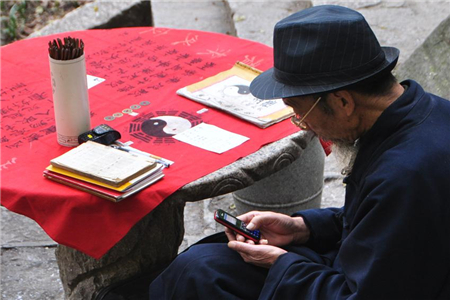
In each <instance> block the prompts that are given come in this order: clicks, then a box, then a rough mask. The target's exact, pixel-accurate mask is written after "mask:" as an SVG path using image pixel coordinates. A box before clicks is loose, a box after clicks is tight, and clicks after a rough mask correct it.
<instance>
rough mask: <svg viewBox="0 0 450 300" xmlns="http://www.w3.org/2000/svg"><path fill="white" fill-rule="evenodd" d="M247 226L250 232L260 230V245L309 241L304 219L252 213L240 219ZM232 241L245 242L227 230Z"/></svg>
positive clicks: (270, 213) (277, 214)
mask: <svg viewBox="0 0 450 300" xmlns="http://www.w3.org/2000/svg"><path fill="white" fill-rule="evenodd" d="M238 219H240V220H242V221H243V222H245V223H246V224H247V228H248V229H249V230H255V229H259V230H260V231H261V236H262V239H261V241H260V244H262V243H265V244H269V245H274V246H285V245H289V244H303V243H306V242H307V241H308V239H309V235H310V232H309V229H308V227H306V225H305V222H304V221H303V218H302V217H290V216H287V215H284V214H279V213H274V212H260V211H252V212H248V213H246V214H243V215H241V216H239V217H238ZM225 233H226V235H227V237H228V240H230V241H234V240H237V241H241V242H244V241H245V240H246V239H245V237H243V236H242V235H239V234H236V233H234V232H233V231H232V230H230V229H225Z"/></svg>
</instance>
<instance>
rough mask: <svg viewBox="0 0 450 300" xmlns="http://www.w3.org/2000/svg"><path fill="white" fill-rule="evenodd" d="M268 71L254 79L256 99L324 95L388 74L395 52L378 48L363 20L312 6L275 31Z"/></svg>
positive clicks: (332, 7) (352, 14)
mask: <svg viewBox="0 0 450 300" xmlns="http://www.w3.org/2000/svg"><path fill="white" fill-rule="evenodd" d="M273 44H274V67H273V68H271V69H269V70H267V71H265V72H263V73H262V74H261V75H259V76H258V77H256V78H255V79H254V80H253V81H252V83H251V85H250V91H251V93H252V94H253V95H254V96H255V97H257V98H260V99H275V98H287V97H294V96H304V95H310V94H316V93H323V92H329V91H332V90H336V89H340V88H343V87H346V86H349V85H351V84H354V83H357V82H359V81H362V80H364V79H366V78H369V77H371V76H373V75H375V74H378V73H380V72H382V71H385V70H386V71H387V70H389V71H390V70H392V69H393V68H394V67H395V65H396V63H397V59H398V56H399V53H400V51H399V50H398V49H397V48H393V47H381V46H380V44H379V42H378V40H377V38H376V37H375V34H374V33H373V31H372V29H371V28H370V27H369V24H367V22H366V20H365V19H364V17H363V16H362V15H361V14H360V13H358V12H356V11H354V10H351V9H349V8H345V7H342V6H335V5H322V6H315V7H311V8H308V9H305V10H302V11H300V12H297V13H295V14H293V15H291V16H289V17H287V18H285V19H283V20H281V21H279V22H278V23H277V24H276V25H275V29H274V37H273Z"/></svg>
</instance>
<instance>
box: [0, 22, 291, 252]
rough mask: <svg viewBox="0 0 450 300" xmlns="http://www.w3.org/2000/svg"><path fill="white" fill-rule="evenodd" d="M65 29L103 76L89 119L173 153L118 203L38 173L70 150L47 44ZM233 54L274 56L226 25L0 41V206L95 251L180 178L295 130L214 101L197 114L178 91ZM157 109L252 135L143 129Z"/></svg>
mask: <svg viewBox="0 0 450 300" xmlns="http://www.w3.org/2000/svg"><path fill="white" fill-rule="evenodd" d="M66 36H71V37H75V38H81V39H83V41H84V43H85V45H86V49H85V53H86V68H87V73H88V75H93V76H97V77H100V78H104V79H106V80H105V81H104V82H103V83H101V84H99V85H97V86H95V87H93V88H91V89H90V90H89V100H90V107H91V116H92V118H91V122H92V126H96V125H99V124H101V123H106V124H108V125H110V126H112V127H113V128H115V129H117V130H119V131H120V132H121V134H122V139H121V141H129V140H131V141H133V142H134V144H133V146H134V147H136V148H138V149H141V150H143V151H147V152H151V153H153V154H156V155H160V156H163V157H166V158H168V159H170V160H173V161H175V164H174V165H173V166H172V167H170V168H169V169H166V170H165V174H166V176H165V178H164V179H163V180H161V181H159V182H158V183H156V184H155V185H153V186H151V187H149V188H147V189H145V190H144V191H142V192H140V193H138V194H137V195H135V196H133V197H131V198H128V199H126V200H124V201H122V202H119V203H113V202H109V201H107V200H104V199H101V198H98V197H96V196H93V195H90V194H87V193H84V192H81V191H78V190H75V189H72V188H69V187H66V186H63V185H60V184H58V183H55V182H52V181H50V180H47V179H44V178H43V176H42V171H43V170H44V169H45V167H47V166H48V165H49V161H50V159H52V158H54V157H56V156H59V155H61V154H62V153H64V152H66V151H68V150H69V148H66V147H62V146H60V145H58V143H57V140H56V133H55V126H54V113H53V100H52V89H51V82H50V71H49V59H48V52H47V44H48V42H49V41H50V40H53V39H54V38H56V37H66ZM236 61H242V62H244V63H247V64H249V65H251V66H253V67H255V68H259V69H262V70H265V69H267V68H269V67H270V66H271V65H272V49H271V48H269V47H267V46H264V45H262V44H259V43H255V42H252V41H248V40H243V39H238V38H234V37H230V36H227V35H222V34H214V33H207V32H199V31H192V30H191V31H186V30H174V29H165V28H125V29H114V30H89V31H80V32H70V33H64V34H59V35H54V36H46V37H41V38H34V39H29V40H24V41H19V42H15V43H13V44H11V45H7V46H4V47H2V48H1V80H2V81H1V118H2V119H1V127H2V132H1V151H2V152H1V202H2V205H4V206H5V207H6V208H8V209H9V210H11V211H14V212H17V213H19V214H23V215H25V216H28V217H30V218H32V219H33V220H35V221H36V222H37V223H38V224H39V225H40V226H41V227H42V228H43V229H44V230H45V231H46V232H47V234H48V235H49V236H50V237H51V238H52V239H54V240H55V241H56V242H58V243H60V244H63V245H66V246H69V247H73V248H75V249H78V250H80V251H82V252H84V253H86V254H88V255H90V256H92V257H94V258H100V257H101V256H102V255H104V254H105V253H106V252H107V251H108V250H109V249H110V248H111V247H112V246H114V245H115V244H116V243H117V242H118V241H119V240H120V239H121V238H123V237H124V236H125V235H126V234H127V232H128V231H129V230H130V228H131V227H132V226H133V225H134V224H136V222H138V221H139V220H140V219H141V218H142V217H144V216H145V215H146V214H148V213H149V212H151V211H152V210H153V209H154V208H155V207H156V206H157V205H158V204H160V203H161V202H162V201H163V200H164V199H165V198H166V197H167V196H169V195H170V194H172V193H173V192H175V191H176V190H177V189H179V188H180V187H182V186H183V185H185V184H186V183H189V182H191V181H194V180H196V179H198V178H200V177H202V176H204V175H206V174H209V173H211V172H213V171H215V170H217V169H219V168H221V167H223V166H225V165H228V164H230V163H232V162H233V161H235V160H237V159H239V158H241V157H244V156H246V155H248V154H250V153H252V152H255V151H256V150H258V149H259V148H260V147H261V146H262V145H264V144H267V143H270V142H273V141H276V140H278V139H280V138H282V137H285V136H287V135H289V134H291V133H293V132H294V131H295V130H296V129H295V128H294V126H292V125H291V124H290V123H289V121H284V122H282V123H279V124H276V125H274V126H271V127H269V128H267V129H260V128H258V127H256V126H254V125H251V124H249V123H247V122H244V121H241V120H239V119H237V118H235V117H232V116H229V115H226V114H224V113H221V112H219V111H216V110H214V109H209V110H208V112H206V113H203V114H199V113H197V112H198V111H199V110H200V109H202V108H203V107H204V106H202V105H200V104H198V103H196V102H193V101H190V100H188V99H185V98H183V97H181V96H177V95H176V94H175V92H176V90H177V89H179V88H181V87H184V86H186V85H189V84H192V83H194V82H197V81H199V80H201V79H203V78H206V77H208V76H211V75H214V74H216V73H218V72H219V71H223V70H227V69H229V68H231V67H232V66H233V64H234V63H235V62H236ZM130 112H131V114H130ZM161 115H170V116H180V117H183V118H185V119H187V120H189V121H190V122H191V123H192V125H196V124H199V123H200V122H205V123H208V124H213V125H217V126H219V127H221V128H223V129H226V130H229V131H231V132H235V133H239V134H242V135H245V136H247V137H249V138H250V140H249V141H248V142H245V143H244V144H242V145H241V146H239V147H237V148H234V149H232V150H230V151H227V152H225V153H223V154H220V155H219V154H215V153H213V152H208V151H206V150H202V149H199V148H196V147H193V146H190V145H187V144H185V143H182V142H178V141H176V140H174V139H173V138H170V137H155V136H152V135H150V134H148V133H146V132H144V131H143V130H142V127H141V125H142V123H143V122H144V121H145V120H147V119H149V118H152V117H155V116H161ZM167 222H170V220H169V219H168V220H167Z"/></svg>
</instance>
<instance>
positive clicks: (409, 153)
mask: <svg viewBox="0 0 450 300" xmlns="http://www.w3.org/2000/svg"><path fill="white" fill-rule="evenodd" d="M402 84H403V85H406V86H408V88H407V90H406V91H405V93H403V95H402V96H401V97H400V98H399V99H397V100H396V101H395V102H394V103H392V104H391V105H390V106H389V107H388V108H387V109H386V110H385V111H384V112H383V113H382V115H381V116H380V117H379V118H378V120H377V121H376V123H375V124H374V126H373V127H372V128H371V129H370V130H369V131H368V132H367V133H366V134H365V135H364V137H362V138H361V139H360V141H359V142H360V150H359V153H358V155H357V158H356V161H355V164H354V167H353V171H352V173H351V174H350V176H348V177H347V178H346V179H345V182H346V184H347V186H346V199H345V206H344V208H342V209H337V208H336V209H333V208H330V209H319V210H307V211H302V212H301V213H300V214H301V215H302V216H303V217H304V218H305V221H306V223H307V224H308V226H309V227H310V229H311V233H312V238H311V240H310V241H309V243H308V245H309V246H310V247H311V248H312V249H314V250H316V251H317V252H319V253H328V254H327V255H328V257H331V258H332V262H331V265H330V266H326V265H321V264H317V263H314V262H312V261H311V260H309V259H308V258H306V257H305V256H302V255H299V254H295V253H292V252H290V253H287V254H284V255H282V256H281V257H280V258H279V259H278V260H277V261H276V263H275V264H274V265H273V266H272V268H271V269H270V271H269V275H268V277H267V280H266V284H265V286H264V289H263V291H262V293H261V298H262V299H292V295H298V299H308V300H310V299H327V300H328V299H396V300H397V299H408V300H410V299H450V102H449V101H447V100H445V99H442V98H439V97H437V96H435V95H432V94H429V93H426V92H424V91H423V89H422V88H421V87H420V86H419V85H418V84H417V83H416V82H414V81H405V82H403V83H402Z"/></svg>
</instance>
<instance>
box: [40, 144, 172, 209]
mask: <svg viewBox="0 0 450 300" xmlns="http://www.w3.org/2000/svg"><path fill="white" fill-rule="evenodd" d="M163 168H164V167H163V166H162V165H161V164H158V163H156V161H155V160H154V159H152V158H150V157H145V158H144V157H142V156H140V155H135V154H131V153H128V152H124V151H121V150H118V149H114V148H112V147H109V146H105V145H102V144H99V143H95V142H92V141H88V142H86V143H83V144H81V145H80V146H78V147H76V148H74V149H72V150H70V151H68V152H66V153H65V154H63V155H61V156H59V157H57V158H55V159H52V160H51V161H50V166H49V167H47V169H46V170H44V177H46V178H48V179H50V180H53V181H56V182H59V183H62V184H65V185H67V186H71V187H73V188H76V189H79V190H82V191H86V192H88V193H91V194H93V195H97V196H99V197H102V198H105V199H108V200H111V201H114V202H118V201H121V200H122V199H125V198H127V197H129V196H131V195H133V194H135V193H137V192H139V191H141V190H142V189H144V188H146V187H148V186H150V185H151V184H153V183H154V182H156V181H158V180H159V179H161V178H162V177H164V173H163V172H162V170H163Z"/></svg>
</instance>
